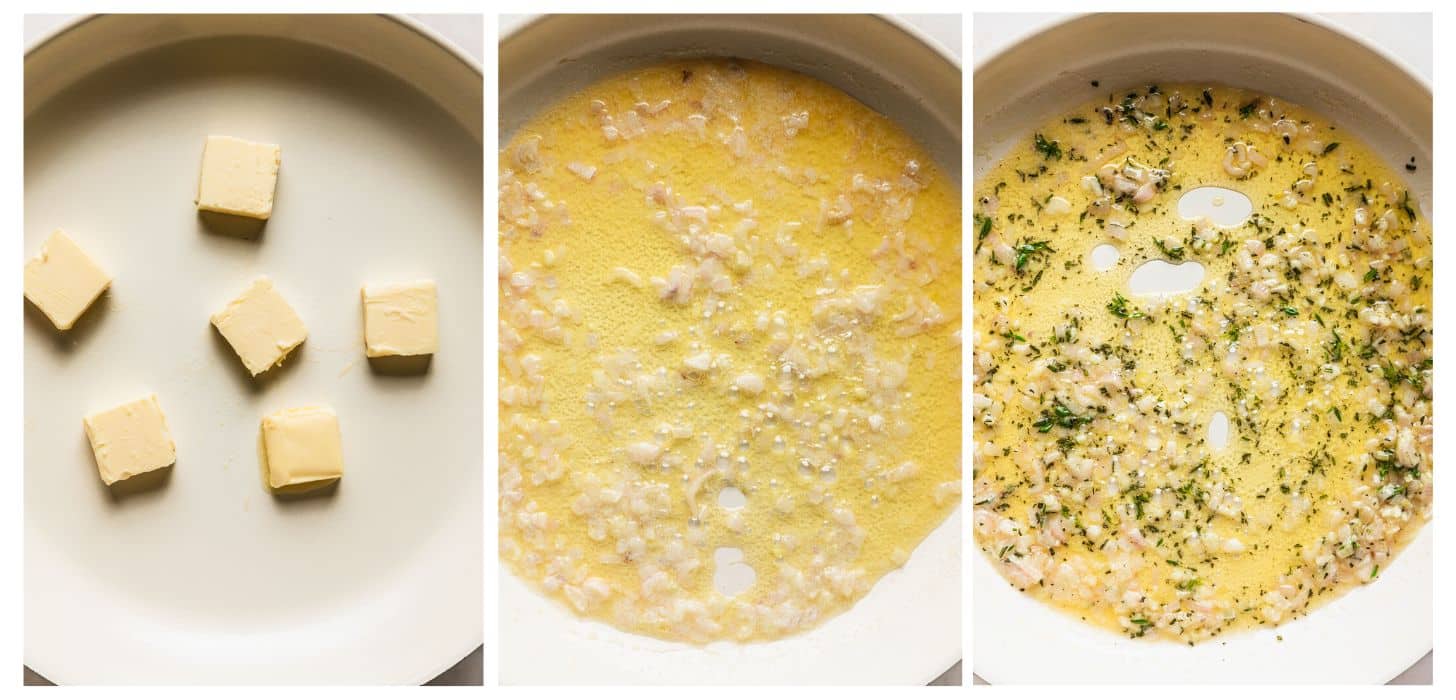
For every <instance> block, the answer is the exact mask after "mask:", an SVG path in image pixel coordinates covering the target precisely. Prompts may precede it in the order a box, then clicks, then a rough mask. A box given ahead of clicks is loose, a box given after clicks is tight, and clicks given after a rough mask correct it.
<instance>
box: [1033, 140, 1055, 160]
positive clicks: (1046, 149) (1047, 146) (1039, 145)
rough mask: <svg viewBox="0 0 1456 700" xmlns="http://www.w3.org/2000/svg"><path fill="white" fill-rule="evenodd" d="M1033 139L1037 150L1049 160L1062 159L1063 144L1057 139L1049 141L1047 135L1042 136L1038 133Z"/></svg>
mask: <svg viewBox="0 0 1456 700" xmlns="http://www.w3.org/2000/svg"><path fill="white" fill-rule="evenodd" d="M1033 141H1034V142H1035V144H1034V145H1035V146H1036V150H1037V152H1038V153H1040V154H1041V155H1042V157H1043V158H1046V159H1049V160H1061V159H1062V145H1061V144H1060V143H1058V142H1056V141H1048V140H1047V139H1046V137H1045V136H1042V135H1041V134H1037V135H1036V136H1034V137H1033Z"/></svg>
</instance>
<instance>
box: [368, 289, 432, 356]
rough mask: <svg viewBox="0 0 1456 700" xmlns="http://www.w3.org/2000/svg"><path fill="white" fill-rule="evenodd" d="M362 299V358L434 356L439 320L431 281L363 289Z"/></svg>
mask: <svg viewBox="0 0 1456 700" xmlns="http://www.w3.org/2000/svg"><path fill="white" fill-rule="evenodd" d="M363 296H364V352H365V354H366V355H368V356H369V357H393V356H414V355H433V354H435V350H436V349H437V348H438V347H439V328H438V326H439V319H438V313H437V310H436V307H437V303H436V295H435V283H434V282H433V281H429V280H425V281H421V282H411V283H408V284H370V285H365V286H364V289H363Z"/></svg>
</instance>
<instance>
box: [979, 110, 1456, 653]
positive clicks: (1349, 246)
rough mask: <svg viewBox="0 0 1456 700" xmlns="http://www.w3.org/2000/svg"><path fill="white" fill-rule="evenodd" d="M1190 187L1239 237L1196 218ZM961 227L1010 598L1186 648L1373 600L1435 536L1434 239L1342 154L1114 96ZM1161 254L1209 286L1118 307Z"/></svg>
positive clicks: (1006, 177) (1275, 116) (1001, 167)
mask: <svg viewBox="0 0 1456 700" xmlns="http://www.w3.org/2000/svg"><path fill="white" fill-rule="evenodd" d="M1153 91H1156V92H1153ZM1250 149H1252V153H1251V151H1250ZM1089 178H1090V179H1089ZM1149 183H1151V184H1149ZM1202 186H1218V187H1224V188H1228V189H1231V190H1235V191H1237V192H1240V193H1243V194H1244V195H1246V196H1248V197H1249V198H1250V200H1251V201H1252V203H1253V216H1252V217H1251V218H1250V219H1249V220H1248V221H1246V222H1243V223H1241V224H1239V225H1236V226H1219V225H1217V224H1215V223H1213V222H1212V221H1209V220H1187V219H1184V218H1183V217H1181V216H1180V215H1179V214H1178V206H1177V202H1178V198H1179V197H1180V196H1181V195H1182V194H1183V193H1185V192H1187V191H1189V190H1192V189H1195V188H1197V187H1202ZM1212 203H1213V204H1214V205H1220V204H1222V205H1223V206H1228V205H1229V202H1227V201H1226V200H1224V201H1220V200H1214V201H1213V202H1212ZM976 230H977V235H978V242H977V244H976V246H977V248H976V250H977V252H976V261H975V266H976V272H975V280H976V287H975V305H976V308H975V313H976V340H975V345H976V353H977V362H976V375H977V385H976V389H975V395H976V399H977V406H978V411H977V418H976V419H977V421H978V423H977V426H976V428H977V448H976V467H975V483H976V487H975V488H976V497H975V499H976V506H977V509H976V510H977V512H976V523H977V540H978V544H979V546H980V548H981V549H982V550H983V551H984V552H986V553H987V554H988V555H989V556H990V557H991V558H992V559H993V560H994V561H996V562H997V564H998V565H999V567H1000V568H1001V570H1002V572H1003V574H1005V575H1006V576H1007V578H1008V579H1009V580H1010V581H1011V582H1012V583H1013V584H1014V585H1016V586H1017V587H1018V588H1020V589H1022V590H1025V591H1027V592H1028V593H1030V594H1032V595H1034V596H1036V597H1038V598H1041V599H1043V600H1045V601H1047V602H1049V603H1051V604H1053V605H1056V606H1058V607H1060V608H1063V609H1065V610H1066V611H1068V612H1070V613H1072V614H1075V615H1077V616H1079V617H1081V618H1083V619H1086V620H1088V621H1090V622H1092V623H1094V624H1097V625H1101V626H1104V627H1108V628H1111V629H1116V630H1119V631H1122V632H1124V633H1127V634H1130V635H1131V636H1145V635H1148V634H1150V633H1152V632H1154V631H1156V633H1157V634H1158V635H1161V636H1166V637H1170V638H1175V639H1179V640H1182V641H1189V642H1193V641H1198V640H1201V639H1206V638H1208V637H1210V636H1213V635H1216V634H1218V633H1220V632H1222V631H1225V630H1228V629H1234V628H1239V627H1245V626H1249V625H1254V624H1278V623H1280V622H1283V621H1285V620H1288V619H1290V618H1292V617H1295V616H1297V615H1300V614H1303V613H1304V612H1306V611H1307V610H1308V609H1310V608H1311V607H1313V606H1314V605H1317V604H1318V603H1320V602H1323V601H1325V600H1328V599H1330V598H1332V597H1334V596H1336V595H1338V594H1339V593H1340V592H1342V591H1344V590H1348V588H1350V587H1351V586H1353V585H1359V584H1362V583H1368V582H1370V581H1372V580H1376V579H1378V577H1379V574H1380V571H1381V570H1382V568H1385V567H1388V566H1389V562H1390V560H1391V559H1392V558H1393V557H1394V556H1395V554H1396V553H1397V552H1398V551H1399V549H1400V547H1402V546H1403V545H1404V544H1405V543H1406V542H1408V541H1409V540H1410V539H1411V538H1412V537H1413V536H1414V534H1415V533H1417V532H1418V531H1419V529H1420V526H1421V525H1422V524H1423V523H1424V521H1425V520H1426V519H1427V518H1428V517H1429V513H1430V478H1431V477H1430V469H1431V464H1430V462H1431V447H1430V445H1431V442H1430V440H1431V418H1430V391H1429V387H1430V375H1431V365H1430V358H1431V345H1430V342H1431V334H1430V333H1431V315H1430V309H1431V287H1430V280H1431V248H1430V245H1431V244H1430V241H1431V233H1430V228H1429V225H1428V223H1427V220H1426V219H1425V218H1424V217H1423V216H1422V215H1421V213H1420V212H1419V205H1418V203H1416V202H1415V201H1414V200H1413V199H1412V198H1410V196H1409V195H1408V194H1407V193H1406V190H1405V189H1404V187H1403V185H1402V184H1401V180H1400V178H1399V176H1398V175H1397V174H1396V173H1395V172H1393V171H1392V169H1391V168H1389V167H1388V166H1386V165H1385V164H1384V163H1383V162H1382V161H1381V160H1380V159H1379V158H1378V157H1376V155H1375V154H1374V153H1372V152H1371V151H1370V150H1369V149H1367V148H1366V147H1365V146H1363V145H1362V144H1360V143H1359V142H1358V141H1357V140H1356V139H1355V138H1353V137H1352V136H1351V135H1350V134H1348V133H1345V132H1343V131H1341V130H1339V129H1338V128H1336V127H1335V126H1333V125H1332V124H1330V123H1329V122H1327V121H1326V120H1324V119H1322V118H1320V117H1319V116H1318V115H1315V114H1312V113H1310V112H1308V111H1306V110H1303V109H1301V108H1299V107H1297V106H1294V105H1289V104H1285V103H1282V102H1280V101H1277V100H1273V99H1270V98H1267V97H1264V96H1261V95H1257V94H1254V93H1251V92H1246V91H1242V90H1236V89H1232V88H1224V87H1212V88H1207V89H1205V88H1204V87H1202V86H1191V85H1177V86H1163V87H1162V88H1161V89H1157V88H1153V89H1149V90H1134V91H1130V92H1127V93H1117V94H1114V95H1111V96H1110V97H1108V98H1107V99H1105V100H1098V101H1095V102H1093V103H1090V104H1086V105H1082V106H1080V107H1078V108H1076V109H1073V110H1070V111H1068V112H1066V113H1065V114H1064V115H1063V116H1061V117H1059V118H1058V119H1056V120H1055V121H1053V122H1050V123H1048V124H1045V125H1042V126H1041V127H1040V128H1039V129H1038V130H1037V131H1036V132H1034V134H1033V135H1032V137H1031V138H1028V139H1027V140H1026V141H1025V143H1023V144H1019V145H1018V146H1017V147H1016V148H1015V149H1014V150H1013V151H1012V152H1011V153H1010V154H1009V155H1008V156H1007V157H1006V158H1005V160H1004V161H1002V162H1001V163H1000V164H998V165H997V166H996V167H995V168H994V169H993V170H992V171H990V172H989V173H988V174H986V175H985V176H984V177H983V178H981V180H980V181H979V182H978V183H977V210H976ZM1105 244H1111V245H1113V246H1115V247H1116V248H1117V249H1118V251H1119V253H1120V257H1119V259H1118V261H1117V263H1116V264H1115V265H1113V266H1112V267H1111V268H1110V269H1108V270H1106V271H1099V270H1097V269H1094V267H1093V265H1092V264H1091V262H1090V259H1089V253H1090V251H1091V250H1092V249H1093V248H1094V247H1096V246H1099V245H1105ZM1158 260H1162V261H1165V262H1167V263H1169V264H1181V263H1185V262H1187V261H1195V262H1197V263H1199V264H1201V265H1202V266H1204V268H1205V273H1204V275H1203V278H1202V281H1201V282H1200V283H1199V284H1198V285H1197V287H1196V288H1195V289H1194V290H1193V291H1191V292H1187V293H1184V294H1176V295H1171V296H1166V297H1160V296H1139V295H1134V294H1132V293H1131V292H1130V291H1129V280H1130V278H1131V276H1132V274H1133V273H1134V271H1135V270H1137V269H1138V268H1139V267H1140V266H1141V265H1143V264H1144V263H1146V262H1148V261H1158ZM1217 413H1223V414H1225V415H1226V416H1227V417H1228V418H1229V420H1230V423H1231V426H1230V429H1231V434H1230V440H1229V443H1228V444H1227V445H1226V446H1224V447H1222V448H1214V447H1212V446H1210V445H1209V444H1208V443H1207V426H1208V425H1209V423H1210V422H1211V421H1212V420H1213V418H1214V415H1215V414H1217Z"/></svg>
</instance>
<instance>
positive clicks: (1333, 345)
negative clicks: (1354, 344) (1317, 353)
mask: <svg viewBox="0 0 1456 700" xmlns="http://www.w3.org/2000/svg"><path fill="white" fill-rule="evenodd" d="M1330 334H1331V335H1332V336H1334V337H1333V339H1332V340H1330V342H1328V343H1325V357H1326V358H1328V359H1329V361H1330V362H1339V361H1340V359H1341V358H1343V357H1344V356H1345V341H1344V340H1343V339H1341V338H1340V332H1339V331H1338V330H1331V331H1330Z"/></svg>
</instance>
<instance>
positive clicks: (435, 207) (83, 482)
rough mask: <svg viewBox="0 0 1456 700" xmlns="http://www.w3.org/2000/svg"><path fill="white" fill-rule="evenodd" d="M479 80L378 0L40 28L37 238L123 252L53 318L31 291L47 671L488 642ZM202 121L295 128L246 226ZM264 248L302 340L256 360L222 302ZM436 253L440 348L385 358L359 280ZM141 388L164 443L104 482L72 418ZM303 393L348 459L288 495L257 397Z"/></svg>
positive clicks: (28, 220)
mask: <svg viewBox="0 0 1456 700" xmlns="http://www.w3.org/2000/svg"><path fill="white" fill-rule="evenodd" d="M482 92H483V88H482V79H481V74H480V69H479V67H478V66H476V65H474V64H473V63H472V62H470V61H469V59H467V58H465V57H463V56H462V55H461V54H459V53H457V52H456V51H455V50H454V49H452V48H449V47H448V45H446V44H444V43H442V42H440V41H439V40H437V39H435V38H434V37H433V35H432V34H430V33H429V32H427V31H425V30H424V29H423V28H421V27H419V26H417V25H415V24H414V23H412V22H410V21H409V20H405V19H401V18H391V17H383V16H375V15H327V16H300V15H271V16H256V15H249V16H243V15H182V16H165V15H161V16H159V15H116V16H100V17H93V18H88V19H84V20H82V21H79V22H76V23H74V24H71V25H68V26H66V27H64V28H62V29H61V30H60V31H58V32H57V33H55V34H53V35H52V36H50V37H49V38H48V39H47V40H45V41H44V42H42V43H40V44H39V45H38V46H36V47H34V48H32V49H31V50H30V51H29V52H28V53H27V54H26V58H25V231H24V243H23V247H24V250H25V255H27V256H30V255H34V254H35V252H36V251H37V250H38V249H39V246H40V241H41V240H42V239H43V238H44V237H45V236H46V235H47V234H49V233H50V231H51V230H53V229H55V228H65V229H66V230H67V231H69V232H70V233H71V235H72V236H73V237H74V238H75V239H76V240H77V241H78V242H79V243H80V244H81V245H82V246H83V247H85V249H86V250H87V251H88V252H90V253H91V255H92V256H93V257H95V258H96V259H97V260H98V261H99V262H100V263H101V264H102V265H103V267H104V268H105V269H107V271H108V272H110V273H111V274H112V276H113V277H114V282H113V283H112V286H111V290H110V291H109V292H107V294H106V295H104V296H103V297H102V298H101V299H100V300H98V302H97V305H96V306H95V307H93V308H92V309H91V310H90V311H88V312H87V314H86V315H85V316H83V317H82V319H81V322H80V323H79V324H78V325H77V326H76V328H74V329H73V330H72V331H70V332H69V333H68V334H66V335H65V336H61V335H59V334H57V333H56V332H55V330H54V329H53V328H51V327H49V324H48V322H47V321H46V320H45V318H44V317H43V316H41V315H40V314H39V313H37V312H36V311H35V310H34V309H32V308H27V309H26V312H25V337H24V346H23V347H24V357H25V374H24V377H25V427H24V430H25V571H24V577H25V578H24V586H25V662H26V664H27V665H29V666H30V667H31V668H33V669H34V670H35V671H36V672H37V673H39V674H41V675H42V676H45V677H46V678H48V679H50V680H52V681H54V682H56V683H60V684H95V683H104V684H135V683H144V684H174V683H176V684H238V683H270V684H273V683H282V684H295V683H348V684H374V683H399V684H415V683H421V682H424V681H427V680H429V679H431V678H433V677H434V676H436V675H438V674H439V673H440V672H441V671H443V670H444V669H446V668H449V667H450V666H452V665H453V664H455V663H456V662H457V661H459V660H460V659H461V658H462V657H463V656H465V655H466V654H468V653H469V652H470V651H472V650H473V649H474V648H475V647H476V646H478V645H479V644H480V643H481V639H482V632H483V630H482V593H481V591H482V586H483V580H482V564H483V562H482V560H481V551H482V547H483V541H482V540H483V533H482V527H483V519H482V513H481V504H482V499H481V489H482V482H481V478H482V466H483V465H482V463H483V459H482V450H483V447H482V442H481V439H480V434H481V433H480V430H481V423H482V420H483V418H482V415H481V412H482V406H483V401H482V398H483V397H482V391H483V388H482V379H483V377H482V373H483V372H482V365H481V359H482V357H483V348H482V345H483V325H482V324H483V319H484V309H483V308H482V307H483V301H482V299H483V292H484V290H483V269H482V263H481V261H482V252H483V251H482V248H483V241H482V237H481V231H482V230H483V228H484V222H483V204H482V202H481V191H482V184H483V183H482V170H481V158H482V142H481V132H482V126H483V124H482V122H483V119H482V106H483V103H482V99H481V97H482ZM211 133H217V134H227V135H233V136H239V137H243V138H249V139H252V140H258V141H269V142H273V143H278V144H280V145H281V146H282V149H283V164H282V170H281V172H280V175H279V181H278V193H277V206H276V207H275V208H274V211H273V218H272V219H271V220H269V221H268V223H267V226H266V228H264V229H263V233H262V234H261V236H260V237H258V238H256V239H253V240H248V239H244V238H240V237H235V236H233V235H231V234H230V232H229V231H226V230H218V229H215V228H213V227H212V223H216V221H214V222H212V223H210V222H209V221H207V220H204V219H201V218H199V216H198V214H197V212H196V210H195V207H194V206H193V201H192V198H193V196H194V194H195V193H196V187H197V175H198V166H199V163H200V158H201V153H202V144H203V139H204V137H205V136H206V135H207V134H211ZM12 245H13V246H14V247H13V248H12V249H11V250H12V251H14V252H13V253H12V254H14V255H17V257H18V254H19V251H20V249H21V247H22V243H21V242H20V241H18V240H16V241H13V243H12ZM9 264H14V265H16V266H17V268H18V266H19V265H20V261H19V260H18V259H15V258H11V260H10V263H9ZM260 274H266V275H268V276H269V277H271V278H272V279H273V281H274V283H275V285H276V286H277V287H278V289H279V290H280V292H281V293H282V294H284V296H285V297H286V298H287V299H288V300H289V302H290V303H291V304H292V305H293V306H294V308H295V309H296V310H297V311H298V313H299V315H300V316H301V317H302V318H303V320H304V322H305V323H306V324H307V326H308V329H309V337H308V341H307V342H306V343H304V345H303V346H301V347H300V348H299V349H298V350H295V351H294V353H293V354H292V355H291V356H290V357H289V358H288V360H287V362H286V363H285V364H284V365H283V366H282V367H279V368H277V369H275V370H273V371H271V372H269V373H268V374H266V375H263V376H262V377H260V378H259V379H258V380H252V379H250V378H249V377H248V376H247V373H246V372H245V371H242V366H241V364H240V363H239V362H238V359H237V357H236V356H235V355H234V354H233V353H232V350H231V348H230V347H228V345H227V344H226V342H225V341H222V340H221V339H220V338H219V337H218V336H217V334H216V332H215V331H213V329H212V328H211V326H210V324H209V322H208V318H209V315H210V314H211V313H213V312H214V311H216V310H218V309H220V308H222V306H223V305H224V304H225V303H226V302H227V301H228V300H229V299H230V298H231V297H232V296H234V295H236V294H238V293H239V292H240V291H241V290H242V289H243V288H244V287H245V286H246V285H247V283H248V281H249V280H251V279H252V278H253V277H254V276H257V275H260ZM422 277H425V278H433V279H435V280H436V282H437V283H438V287H439V303H440V321H441V323H440V351H439V353H438V354H437V355H436V356H435V357H434V359H433V362H432V363H431V365H430V368H429V371H428V372H427V373H425V374H423V375H412V376H391V375H388V374H383V373H380V372H376V371H374V368H372V367H371V365H370V364H369V363H368V362H367V361H366V360H365V357H364V350H363V345H362V337H361V325H362V311H361V308H360V299H359V289H360V285H362V284H364V283H367V282H376V281H378V282H391V281H409V280H412V279H417V278H422ZM16 302H17V303H19V300H18V299H17V300H16ZM148 392H156V394H157V396H158V397H159V399H160V402H161V406H162V409H163V410H164V411H165V413H166V416H167V421H168V423H169V426H170V428H171V432H172V436H173V438H174V439H175V441H176V443H177V464H176V466H175V467H173V468H172V469H171V473H170V476H169V477H168V478H167V479H166V480H165V482H164V483H161V484H153V485H152V487H150V488H146V489H145V490H137V489H133V488H131V487H129V486H121V487H118V488H111V489H108V488H107V487H106V486H104V485H103V484H102V482H101V480H100V479H99V478H98V476H97V473H96V466H95V463H94V461H93V459H92V456H91V450H90V448H89V446H88V444H87V441H86V437H85V435H84V433H83V432H82V428H81V418H82V416H84V415H86V414H88V413H90V412H94V411H97V410H101V409H105V408H109V407H111V406H114V405H117V404H120V403H122V402H124V401H128V400H131V399H133V398H136V397H139V396H143V395H145V394H146V393H148ZM315 403H324V404H328V405H331V406H332V407H333V408H334V409H335V410H336V411H337V413H338V415H339V420H340V427H341V432H342V434H343V452H344V463H345V466H344V471H345V475H344V478H343V480H342V482H341V483H340V484H339V486H338V487H337V489H336V490H335V491H333V492H332V495H324V496H318V497H314V498H308V499H300V500H295V501H282V500H278V499H276V498H274V497H273V496H271V495H270V494H269V493H268V492H267V491H266V490H265V489H264V486H263V482H262V479H261V477H260V469H259V460H258V448H257V440H258V428H259V420H260V418H261V417H262V416H263V415H265V414H267V413H271V412H274V411H277V410H279V409H281V408H285V407H291V406H300V405H309V404H315ZM122 484H123V485H125V484H126V482H122Z"/></svg>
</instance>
